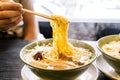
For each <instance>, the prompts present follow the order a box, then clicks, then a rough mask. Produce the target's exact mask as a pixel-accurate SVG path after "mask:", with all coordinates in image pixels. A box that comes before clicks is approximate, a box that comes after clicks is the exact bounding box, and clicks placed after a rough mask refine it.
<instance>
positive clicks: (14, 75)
mask: <svg viewBox="0 0 120 80" xmlns="http://www.w3.org/2000/svg"><path fill="white" fill-rule="evenodd" d="M30 42H32V41H26V40H19V39H15V40H0V80H21V79H22V78H21V74H20V73H21V69H22V67H23V66H24V64H23V62H22V61H21V60H20V58H19V52H20V50H21V49H22V47H24V46H25V45H26V44H28V43H30ZM85 42H88V43H90V44H92V45H93V44H94V45H95V41H85ZM94 47H95V46H94ZM98 80H110V79H109V78H107V77H106V76H104V75H103V74H102V73H100V74H99V77H98Z"/></svg>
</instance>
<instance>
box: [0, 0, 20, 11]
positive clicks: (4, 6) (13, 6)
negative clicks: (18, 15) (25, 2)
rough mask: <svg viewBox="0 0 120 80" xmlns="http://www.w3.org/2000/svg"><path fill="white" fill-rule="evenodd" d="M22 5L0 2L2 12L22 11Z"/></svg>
mask: <svg viewBox="0 0 120 80" xmlns="http://www.w3.org/2000/svg"><path fill="white" fill-rule="evenodd" d="M21 9H22V5H21V4H19V3H15V2H0V11H2V10H21Z"/></svg>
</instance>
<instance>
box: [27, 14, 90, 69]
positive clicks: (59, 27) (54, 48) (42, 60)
mask: <svg viewBox="0 0 120 80" xmlns="http://www.w3.org/2000/svg"><path fill="white" fill-rule="evenodd" d="M51 18H52V19H53V20H51V21H50V25H51V27H52V30H53V35H52V36H53V43H48V44H46V45H42V46H39V45H38V44H37V45H36V46H35V47H34V48H33V49H31V50H26V53H27V52H29V54H26V55H25V58H26V60H27V61H28V62H30V64H32V65H34V66H37V67H41V68H45V69H46V68H47V69H71V68H75V67H78V66H80V65H84V64H86V63H88V62H89V61H90V60H91V54H92V53H91V52H90V51H89V50H88V49H84V48H82V47H79V48H78V47H74V46H73V45H72V44H71V43H69V41H68V33H67V31H68V26H69V22H68V20H67V19H66V18H64V17H62V16H57V15H51Z"/></svg>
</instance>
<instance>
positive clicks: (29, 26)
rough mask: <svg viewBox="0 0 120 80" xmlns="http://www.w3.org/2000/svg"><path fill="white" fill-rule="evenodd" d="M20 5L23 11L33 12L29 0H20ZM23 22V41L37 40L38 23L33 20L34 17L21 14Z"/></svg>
mask: <svg viewBox="0 0 120 80" xmlns="http://www.w3.org/2000/svg"><path fill="white" fill-rule="evenodd" d="M21 4H22V5H23V7H24V8H25V9H29V10H33V5H32V1H31V0H21ZM23 21H24V29H23V30H24V31H23V35H24V39H25V40H33V39H37V35H38V33H39V28H38V23H37V21H36V20H35V16H34V15H32V14H29V13H24V14H23Z"/></svg>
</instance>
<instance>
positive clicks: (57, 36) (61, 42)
mask: <svg viewBox="0 0 120 80" xmlns="http://www.w3.org/2000/svg"><path fill="white" fill-rule="evenodd" d="M51 17H52V19H54V20H51V22H50V24H51V27H52V30H53V52H54V53H53V52H52V53H51V54H53V55H55V54H56V55H57V56H59V54H65V55H71V56H72V55H73V53H74V52H73V51H74V50H73V49H74V48H73V46H72V45H71V44H70V43H69V42H68V38H67V36H68V33H67V31H68V20H67V19H66V18H64V17H62V16H56V15H51ZM55 50H56V51H55Z"/></svg>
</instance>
